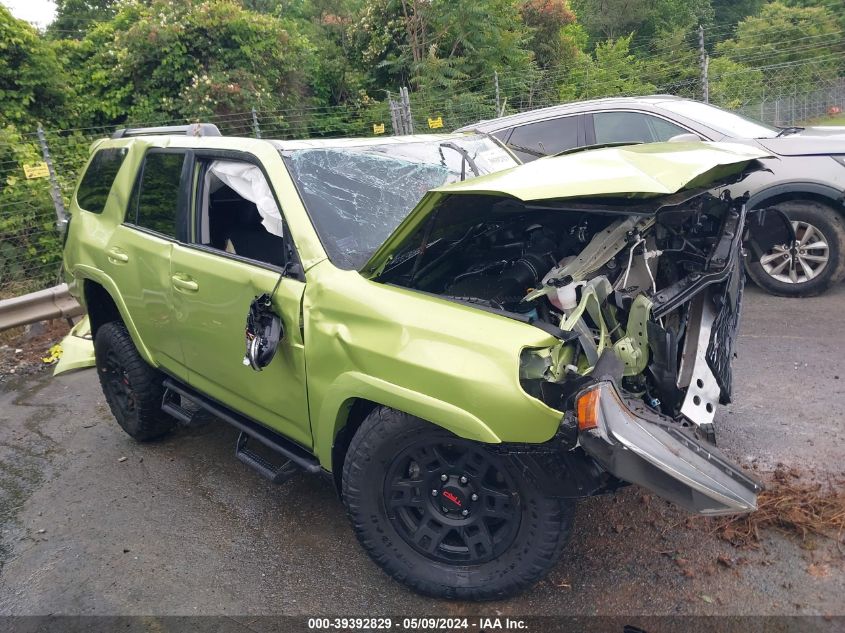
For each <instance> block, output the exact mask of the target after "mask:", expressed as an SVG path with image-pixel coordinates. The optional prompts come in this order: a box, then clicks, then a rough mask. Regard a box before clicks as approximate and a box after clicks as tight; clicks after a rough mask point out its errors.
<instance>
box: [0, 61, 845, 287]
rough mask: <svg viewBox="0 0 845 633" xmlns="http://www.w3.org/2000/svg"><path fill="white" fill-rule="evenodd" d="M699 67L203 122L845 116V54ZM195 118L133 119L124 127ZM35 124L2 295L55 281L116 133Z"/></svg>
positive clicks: (283, 130) (319, 125)
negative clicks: (700, 106) (579, 108)
mask: <svg viewBox="0 0 845 633" xmlns="http://www.w3.org/2000/svg"><path fill="white" fill-rule="evenodd" d="M622 61H623V62H624V63H626V64H629V63H630V60H628V61H625V60H622ZM761 61H762V60H761ZM697 63H698V58H696V57H692V58H691V59H690V60H689V64H688V65H689V68H688V69H687V71H684V72H682V73H679V72H678V71H677V69H675V70H671V69H670V70H671V72H664V73H663V75H662V76H661V74H660V72H657V73H654V72H652V76H651V77H649V76H646V77H645V79H646V81H645V82H642V81H641V82H640V87H639V88H637V89H626V87H625V86H624V85H620V84H619V83H618V82H611V81H607V75H608V72H607V71H608V69H607V68H605V69H604V75H603V76H591V73H594V72H595V71H594V70H593V69H591V68H589V67H587V68H574V69H567V70H566V74H565V75H561V74H555V73H548V72H547V73H541V72H539V71H538V72H537V73H536V74H534V75H528V76H526V75H520V76H515V75H507V74H501V73H493V74H491V76H489V77H482V78H475V79H471V80H467V81H464V82H459V83H458V84H457V85H455V86H454V87H453V89H451V90H449V91H448V92H439V93H438V94H436V95H433V94H427V93H426V92H424V91H416V92H412V93H408V92H407V91H406V90H401V91H397V92H395V93H393V94H389V95H387V96H386V98H385V99H383V100H381V101H377V100H369V101H365V102H363V103H358V104H356V105H350V106H327V107H305V106H303V107H302V108H298V109H288V110H284V111H267V110H262V109H261V108H259V107H256V108H255V109H252V110H251V111H249V112H242V113H233V114H227V115H222V116H213V117H203V121H204V122H210V123H214V124H216V125H217V126H218V127H219V128H220V131H221V132H222V133H223V134H224V135H230V136H247V137H258V138H277V139H290V138H307V137H314V136H323V137H331V136H372V135H380V134H391V133H407V132H409V131H411V130H413V131H415V132H416V133H427V132H443V131H449V130H453V129H455V128H458V127H460V126H462V125H466V124H469V123H473V122H475V121H478V120H480V119H490V118H495V117H496V116H500V115H502V114H510V113H513V112H519V111H524V110H530V109H534V108H539V107H544V106H549V105H554V104H557V103H561V102H564V101H572V100H575V99H576V98H587V97H589V98H594V97H605V96H633V95H636V94H647V93H664V94H674V95H679V96H684V97H690V98H696V99H702V98H703V96H704V95H705V94H707V93H709V98H710V101H711V103H714V104H716V105H720V106H723V107H726V108H729V109H734V110H737V111H739V112H742V113H744V114H746V115H748V116H750V117H753V118H756V119H760V120H762V121H765V122H768V123H772V124H776V125H796V124H800V123H804V122H807V121H813V120H816V119H820V118H822V117H825V116H826V115H828V114H831V113H842V112H845V79H843V78H842V77H840V76H838V75H839V74H841V72H840V71H838V70H837V69H842V68H843V67H845V53H843V52H839V53H835V54H827V53H826V54H823V55H820V56H819V57H818V58H817V59H807V60H802V61H800V62H789V63H780V64H769V65H765V64H758V65H757V66H755V67H753V68H746V67H743V68H742V69H737V68H736V67H735V65H732V64H730V63H726V62H725V61H724V60H720V59H719V58H715V59H713V60H707V61H705V63H707V64H708V73H707V76H706V79H705V78H704V77H702V74H701V68H700V67H699V66H697ZM609 70H610V71H611V72H610V73H609V74H610V75H612V76H619V75H622V76H623V79H624V72H645V71H644V70H643V69H638V68H636V67H634V68H633V70H631V69H629V68H627V67H626V68H620V69H617V70H618V72H613V71H614V69H613V68H611V69H609ZM831 77H833V78H831ZM639 79H642V77H640V78H639ZM705 81H706V82H707V83H706V84H705V83H704V82H705ZM643 84H645V87H643ZM191 122H193V121H191V120H170V121H161V120H160V121H132V122H127V123H126V124H124V125H121V126H119V127H127V126H131V127H135V126H156V125H168V124H174V125H175V124H184V123H191ZM33 128H34V129H33V130H32V131H30V132H27V133H13V132H9V131H7V130H0V299H3V298H8V297H12V296H17V295H20V294H23V293H26V292H31V291H34V290H39V289H42V288H46V287H49V286H52V285H54V284H55V283H57V280H58V278H59V274H60V263H61V242H62V236H61V232H60V231H59V230H58V229H57V219H58V218H59V217H60V215H61V206H62V205H64V206H69V204H70V198H71V196H72V195H73V190H74V188H75V185H76V181H77V178H78V176H79V172H80V170H81V168H82V166H83V165H84V164H85V161H86V159H87V157H88V152H89V148H90V145H91V143H92V142H93V141H94V140H96V139H99V138H103V137H105V136H109V135H110V134H111V133H112V132H113V131H114V129H115V127H114V126H107V127H97V128H85V129H68V130H53V129H46V130H43V132H42V133H41V134H40V135H39V132H38V129H37V128H38V126H37V124H34V125H33Z"/></svg>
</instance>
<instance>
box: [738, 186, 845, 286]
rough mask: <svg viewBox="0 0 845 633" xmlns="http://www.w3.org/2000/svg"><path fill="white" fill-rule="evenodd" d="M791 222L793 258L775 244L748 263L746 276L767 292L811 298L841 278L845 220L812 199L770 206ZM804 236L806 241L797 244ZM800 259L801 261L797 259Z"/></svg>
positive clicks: (844, 274)
mask: <svg viewBox="0 0 845 633" xmlns="http://www.w3.org/2000/svg"><path fill="white" fill-rule="evenodd" d="M774 208H777V209H780V210H781V211H783V212H784V213H785V214H786V215H787V216H788V217H789V219H790V220H791V221H792V225H793V227H795V229H796V237H797V238H798V244H799V246H798V251H797V253H796V257H797V258H796V257H791V255H790V252H789V246H788V245H781V246H777V247H775V248H774V249H773V250H771V251H769V252H768V253H766V254H764V255H763V256H762V257H761V258H760V261H755V262H749V263H748V266H747V269H748V275H749V277H751V279H752V280H753V281H754V283H756V284H757V285H758V286H760V287H761V288H763V289H764V290H766V291H767V292H769V293H771V294H773V295H778V296H781V297H812V296H814V295H818V294H821V293H822V292H824V291H825V290H827V289H828V288H829V287H830V286H831V285H832V284H834V283H836V282H838V281H841V280H842V279H843V277H845V221H843V219H842V216H840V215H839V213H837V212H836V210H835V209H833V208H832V207H829V206H827V205H825V204H822V203H820V202H816V201H814V200H790V201H787V202H781V203H779V204H776V205H774ZM804 238H806V243H804V244H801V241H802V239H804ZM801 260H803V261H801Z"/></svg>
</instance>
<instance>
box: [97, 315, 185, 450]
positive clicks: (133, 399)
mask: <svg viewBox="0 0 845 633" xmlns="http://www.w3.org/2000/svg"><path fill="white" fill-rule="evenodd" d="M94 355H95V357H96V362H97V374H98V375H99V377H100V385H101V386H102V388H103V394H104V395H105V397H106V402H108V404H109V408H110V409H111V412H112V414H113V415H114V417H115V419H116V420H117V423H118V424H119V425H120V426H121V428H122V429H123V430H124V431H126V433H128V434H129V435H130V436H131V437H133V438H134V439H136V440H138V441H139V442H146V441H148V440H152V439H155V438H157V437H160V436H161V435H164V434H165V433H167V432H168V431H169V430H170V429H172V428H173V426H174V425H175V423H176V421H175V420H174V419H173V418H172V417H170V416H169V415H167V414H166V413H164V412H163V411H162V410H161V399H162V396H163V395H164V387H163V385H162V375H161V374H160V373H159V372H158V371H156V370H155V369H153V368H152V367H150V366H149V365H148V364H147V363H146V362H145V361H144V359H143V358H141V355H140V354H138V350H137V349H136V348H135V344H134V343H133V342H132V337H130V336H129V332H128V331H127V330H126V327H125V326H124V325H123V324H122V323H118V322H112V323H105V324H104V325H102V326H101V327H100V328H99V329H98V330H97V334H96V336H95V337H94Z"/></svg>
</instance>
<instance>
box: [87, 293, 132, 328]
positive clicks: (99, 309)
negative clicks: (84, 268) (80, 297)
mask: <svg viewBox="0 0 845 633" xmlns="http://www.w3.org/2000/svg"><path fill="white" fill-rule="evenodd" d="M85 305H86V307H87V308H88V319H89V320H90V322H91V334H92V335H94V336H96V334H97V330H99V329H100V326H102V325H105V324H106V323H110V322H111V321H123V318H122V317H121V316H120V311H119V310H118V309H117V304H116V303H115V302H114V299H112V298H111V295H110V294H109V293H108V291H107V290H106V289H105V288H103V287H102V286H101V285H100V284H98V283H97V282H95V281H91V280H90V279H87V280H85Z"/></svg>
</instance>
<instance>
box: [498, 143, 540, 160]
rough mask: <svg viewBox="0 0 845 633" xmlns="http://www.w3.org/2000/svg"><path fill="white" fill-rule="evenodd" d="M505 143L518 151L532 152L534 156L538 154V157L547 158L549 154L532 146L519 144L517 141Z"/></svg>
mask: <svg viewBox="0 0 845 633" xmlns="http://www.w3.org/2000/svg"><path fill="white" fill-rule="evenodd" d="M505 145H506V146H507V147H509V148H511V149H513V150H516V151H517V152H522V153H523V154H531V155H532V156H536V157H537V158H545V157H546V156H548V154H547V153H546V152H541V151H540V150H538V149H533V148H531V147H525V146H524V145H517V144H516V143H505Z"/></svg>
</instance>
